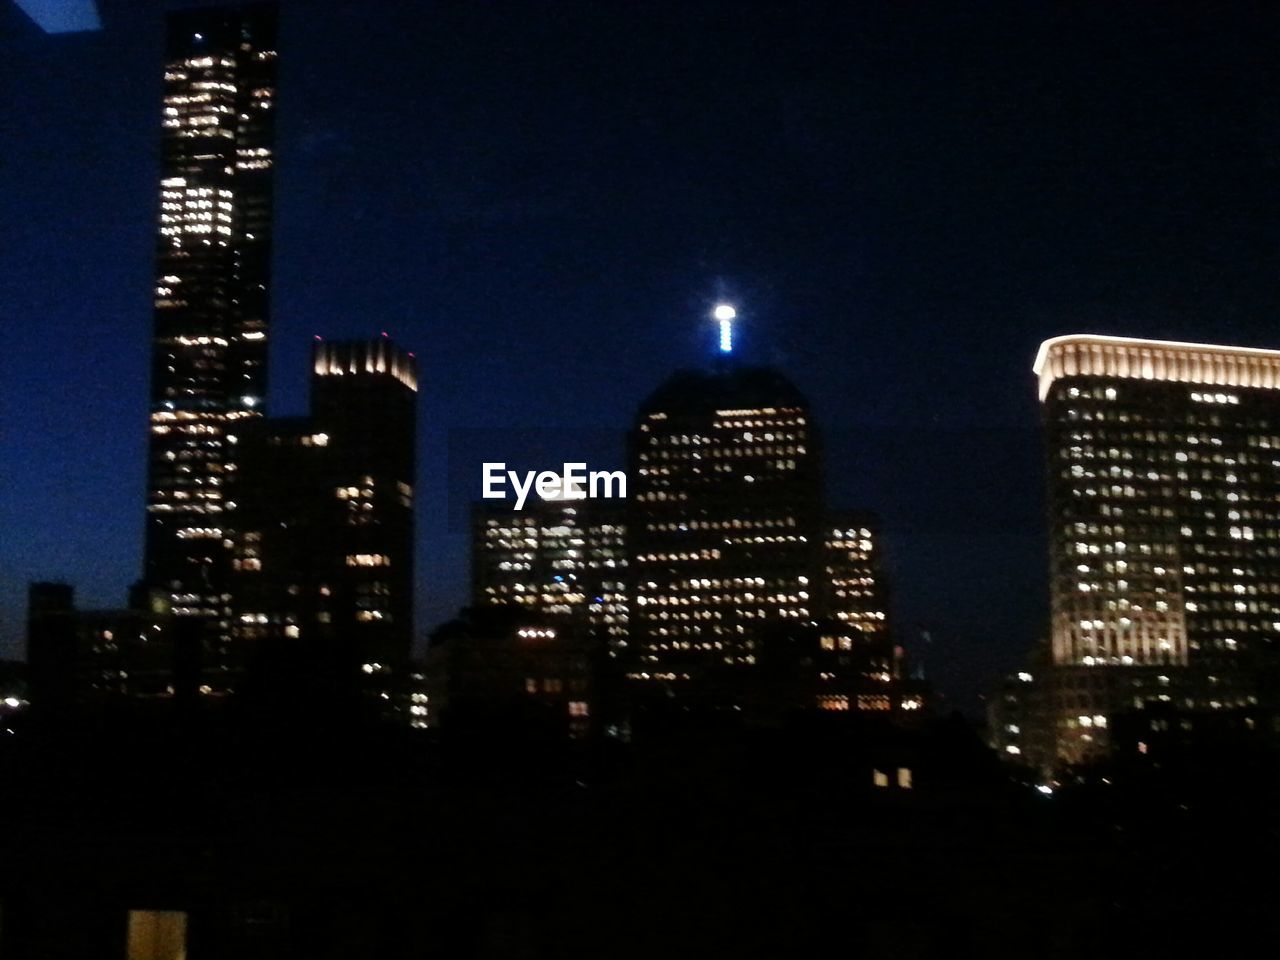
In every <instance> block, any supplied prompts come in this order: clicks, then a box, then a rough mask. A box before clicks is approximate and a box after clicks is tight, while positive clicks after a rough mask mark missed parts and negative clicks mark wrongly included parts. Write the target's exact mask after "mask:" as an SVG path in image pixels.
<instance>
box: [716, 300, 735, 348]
mask: <svg viewBox="0 0 1280 960" xmlns="http://www.w3.org/2000/svg"><path fill="white" fill-rule="evenodd" d="M711 315H712V316H713V317H715V318H716V320H717V321H719V323H720V352H721V353H732V352H733V321H734V318H736V317H737V316H738V311H737V310H735V309H734V308H733V307H731V306H729V304H727V303H719V304H716V308H715V309H714V310H713V311H711Z"/></svg>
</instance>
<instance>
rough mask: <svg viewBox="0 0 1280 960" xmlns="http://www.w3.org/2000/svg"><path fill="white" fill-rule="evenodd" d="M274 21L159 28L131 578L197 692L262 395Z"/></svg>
mask: <svg viewBox="0 0 1280 960" xmlns="http://www.w3.org/2000/svg"><path fill="white" fill-rule="evenodd" d="M275 35H276V20H275V11H274V8H273V7H271V6H252V7H244V8H207V9H195V10H185V11H179V12H175V13H173V14H171V15H170V17H169V20H168V36H167V54H166V65H165V73H164V108H163V121H162V132H163V136H162V146H161V174H160V200H159V216H158V225H157V236H156V257H155V290H154V297H155V300H154V303H155V309H154V330H153V337H152V353H151V397H150V433H149V437H150V443H149V453H148V464H147V522H146V536H145V564H144V575H143V578H144V580H145V582H146V583H147V584H148V585H149V586H151V587H153V588H155V589H159V590H162V591H163V592H165V593H166V595H167V597H168V600H169V602H170V606H171V609H172V613H173V615H174V616H176V617H192V618H196V619H198V620H199V621H200V622H202V623H203V624H204V625H205V627H204V629H202V630H201V631H199V632H198V636H199V640H198V642H199V644H200V646H201V648H202V649H201V651H200V654H201V657H200V659H201V662H202V663H203V664H204V668H203V672H204V674H205V679H206V681H207V683H208V684H209V685H211V686H214V687H217V688H221V687H222V686H223V685H224V683H225V674H226V672H227V671H226V670H225V669H224V667H226V665H227V661H228V659H229V658H230V656H231V651H230V646H229V644H230V633H231V631H230V624H231V602H230V594H229V587H228V575H229V572H230V559H231V553H232V551H233V549H234V545H235V542H236V526H237V525H236V520H235V510H236V503H235V501H234V500H233V499H231V498H230V497H229V496H228V495H227V485H228V480H229V477H230V475H231V473H232V472H233V471H234V469H235V467H236V462H237V455H236V447H235V443H234V438H235V435H236V432H237V430H239V428H240V426H241V425H242V424H243V423H245V422H246V421H250V420H253V419H255V418H257V417H258V416H259V415H260V414H261V412H262V408H263V403H264V399H265V397H266V375H267V322H268V315H269V312H270V289H271V282H270V273H271V269H270V268H271V233H272V225H271V201H272V177H273V171H274V156H273V149H274V146H273V145H274V127H275V120H274V117H275V111H274V107H275V88H276V80H275V77H276V43H275V40H276V36H275Z"/></svg>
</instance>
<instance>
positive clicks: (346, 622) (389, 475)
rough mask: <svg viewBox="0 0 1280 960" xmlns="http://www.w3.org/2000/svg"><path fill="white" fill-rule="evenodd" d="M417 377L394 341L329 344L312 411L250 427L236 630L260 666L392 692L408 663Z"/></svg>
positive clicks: (319, 350) (236, 570) (241, 475)
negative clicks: (272, 666) (274, 667)
mask: <svg viewBox="0 0 1280 960" xmlns="http://www.w3.org/2000/svg"><path fill="white" fill-rule="evenodd" d="M417 386H418V380H417V363H416V361H415V359H414V357H413V355H412V354H409V353H407V352H405V351H404V350H402V349H400V348H399V347H397V346H396V345H395V344H394V343H392V341H391V340H390V339H388V338H385V337H384V338H381V339H377V340H369V341H334V342H329V341H317V342H316V344H315V349H314V357H313V373H312V380H311V398H312V401H311V402H312V411H311V415H310V416H309V417H284V418H265V417H264V418H257V419H255V420H254V421H253V422H252V423H248V424H246V425H244V427H243V428H242V429H241V430H240V436H239V438H238V440H239V442H238V446H239V448H240V449H241V454H240V463H239V469H238V470H237V471H236V480H235V483H234V484H233V486H232V489H233V490H234V491H235V495H236V497H237V498H238V500H239V506H238V509H237V515H238V517H239V520H238V527H239V529H238V531H237V535H236V538H235V549H234V553H235V556H234V558H233V560H232V567H233V575H232V579H231V583H232V590H231V592H232V597H233V608H234V614H235V623H234V625H233V628H232V635H233V637H234V639H235V641H236V642H237V644H238V645H239V646H240V647H241V648H242V652H243V661H244V663H245V664H246V666H252V665H253V664H255V663H256V664H258V665H259V666H261V665H263V664H267V663H273V664H275V665H276V666H277V667H278V669H277V670H276V671H273V672H274V674H275V676H276V678H277V679H280V678H284V679H286V680H287V679H288V678H289V677H290V676H291V675H294V676H300V675H303V674H305V675H306V676H308V677H311V678H313V679H314V680H316V681H318V684H319V686H321V687H323V688H324V689H326V690H329V691H337V692H343V691H352V690H354V689H355V688H356V687H357V686H358V685H359V686H363V687H365V688H366V689H376V691H377V692H379V693H381V692H389V691H384V690H383V686H387V687H389V686H390V684H391V678H392V677H393V676H395V675H396V673H397V672H403V668H404V667H405V666H406V664H407V662H408V660H409V656H410V648H411V646H412V643H413V587H414V575H413V571H414V549H413V543H414V538H413V534H414V524H413V517H414V512H413V497H414V475H415V441H416V432H417V412H416V406H417ZM380 685H381V686H380ZM295 686H296V685H295ZM312 686H313V688H314V687H315V686H316V684H313V685H312Z"/></svg>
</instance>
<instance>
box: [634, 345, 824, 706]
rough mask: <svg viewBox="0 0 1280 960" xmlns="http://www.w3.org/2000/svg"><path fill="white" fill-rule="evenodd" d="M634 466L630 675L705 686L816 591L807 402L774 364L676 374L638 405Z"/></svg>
mask: <svg viewBox="0 0 1280 960" xmlns="http://www.w3.org/2000/svg"><path fill="white" fill-rule="evenodd" d="M630 456H631V476H632V490H633V492H632V496H631V502H630V506H631V519H630V522H629V524H628V536H627V539H628V552H629V554H630V575H631V583H632V597H631V626H632V629H631V638H630V644H631V650H630V657H629V663H630V675H631V677H632V679H634V680H638V681H646V682H654V683H661V684H668V685H672V688H673V689H675V690H683V692H685V693H688V692H690V690H691V689H696V688H698V687H702V688H703V689H705V688H706V686H707V685H706V684H705V683H700V682H699V681H701V680H702V679H703V677H704V675H708V674H719V675H723V674H724V673H725V671H726V670H734V669H737V668H741V667H745V666H749V665H751V664H753V663H755V662H756V659H757V655H758V652H759V644H760V638H761V632H762V630H763V629H764V628H765V627H766V626H767V625H768V624H770V623H773V622H776V621H786V620H795V621H802V620H803V621H807V620H809V619H811V618H812V616H813V614H814V607H815V604H816V603H817V601H818V597H819V596H820V595H821V593H822V588H821V587H820V586H819V584H818V583H817V582H816V579H815V578H816V577H817V572H818V570H819V568H820V564H819V563H818V558H819V553H820V543H819V541H818V531H819V529H820V523H821V520H820V518H821V515H822V489H821V474H820V470H819V465H818V453H817V450H816V440H815V437H814V431H813V425H812V422H811V419H810V415H809V404H808V402H807V401H806V400H805V398H804V397H803V396H802V395H801V393H800V391H799V390H797V389H796V387H795V386H794V385H793V384H792V383H791V382H790V381H789V380H787V379H786V378H785V377H783V376H782V375H781V374H779V373H777V372H776V371H773V370H770V369H767V368H763V367H752V366H740V365H738V364H735V363H733V362H732V361H726V362H724V363H721V364H720V365H718V366H717V367H716V368H715V369H713V370H709V371H705V372H703V371H681V372H679V373H677V374H675V375H674V376H673V377H671V379H670V380H668V381H667V382H666V383H665V384H663V385H662V386H661V387H659V388H658V389H657V390H656V391H654V393H653V394H652V395H650V396H649V398H648V399H647V400H645V402H644V403H643V404H642V405H641V408H640V411H639V415H638V418H637V421H636V423H635V426H634V428H633V430H632V432H631V437H630ZM690 684H692V685H693V687H692V688H691V687H690Z"/></svg>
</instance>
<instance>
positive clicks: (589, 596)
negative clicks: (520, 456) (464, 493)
mask: <svg viewBox="0 0 1280 960" xmlns="http://www.w3.org/2000/svg"><path fill="white" fill-rule="evenodd" d="M625 511H626V504H625V502H623V501H613V500H586V499H577V500H573V499H570V500H542V499H536V500H534V501H531V502H529V503H528V504H526V506H525V508H524V509H523V510H516V509H514V507H512V506H511V505H508V504H505V503H493V502H483V503H480V504H477V505H476V508H475V511H474V513H473V515H472V540H471V585H472V590H471V602H472V604H473V605H474V606H477V607H479V606H490V605H505V606H512V607H516V608H519V609H522V610H525V611H529V612H536V613H538V614H540V615H545V616H546V617H549V618H554V620H558V621H560V622H562V623H564V624H566V625H572V627H573V628H574V629H575V630H577V631H578V632H580V633H583V634H584V635H589V636H592V637H595V638H596V639H597V640H599V641H600V643H601V645H602V647H604V648H605V649H606V650H607V651H608V653H610V654H614V655H616V654H618V653H620V652H622V651H624V650H625V648H626V645H627V630H628V620H629V616H628V607H627V594H626V573H627V555H626V541H625V537H626V515H625Z"/></svg>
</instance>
